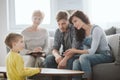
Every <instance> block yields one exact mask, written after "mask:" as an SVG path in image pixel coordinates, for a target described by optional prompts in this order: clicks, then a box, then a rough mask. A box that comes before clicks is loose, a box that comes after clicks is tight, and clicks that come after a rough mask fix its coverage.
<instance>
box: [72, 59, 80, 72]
mask: <svg viewBox="0 0 120 80" xmlns="http://www.w3.org/2000/svg"><path fill="white" fill-rule="evenodd" d="M73 70H81V65H80V62H79V60H78V59H76V60H75V61H74V62H73Z"/></svg>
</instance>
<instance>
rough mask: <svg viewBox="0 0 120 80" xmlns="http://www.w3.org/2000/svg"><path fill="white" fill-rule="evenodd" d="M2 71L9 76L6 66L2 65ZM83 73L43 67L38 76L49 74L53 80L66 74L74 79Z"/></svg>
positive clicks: (70, 78) (68, 79) (0, 71)
mask: <svg viewBox="0 0 120 80" xmlns="http://www.w3.org/2000/svg"><path fill="white" fill-rule="evenodd" d="M0 73H2V74H3V75H4V78H7V76H6V67H0ZM83 74H84V72H83V71H75V70H66V69H53V68H41V73H39V74H37V76H47V77H50V80H53V77H54V76H64V77H67V80H72V77H73V76H77V75H83ZM35 76H36V75H35Z"/></svg>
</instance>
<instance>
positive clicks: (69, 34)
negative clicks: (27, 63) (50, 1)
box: [45, 11, 78, 69]
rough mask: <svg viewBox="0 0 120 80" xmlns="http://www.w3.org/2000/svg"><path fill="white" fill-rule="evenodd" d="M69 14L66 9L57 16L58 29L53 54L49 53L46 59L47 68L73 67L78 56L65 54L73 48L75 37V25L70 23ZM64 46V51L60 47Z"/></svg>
mask: <svg viewBox="0 0 120 80" xmlns="http://www.w3.org/2000/svg"><path fill="white" fill-rule="evenodd" d="M68 18H69V15H68V13H67V12H65V11H60V12H58V14H57V16H56V20H57V24H58V29H57V30H56V32H55V37H54V45H53V49H52V55H48V56H47V57H46V60H45V67H46V68H58V69H65V68H66V69H72V63H73V61H74V59H76V58H78V56H73V55H72V54H71V55H68V56H65V55H64V52H65V51H66V50H68V49H70V48H72V43H73V39H74V27H73V26H72V25H70V24H69V21H68ZM61 46H63V48H62V50H63V51H62V53H60V52H59V49H60V48H61Z"/></svg>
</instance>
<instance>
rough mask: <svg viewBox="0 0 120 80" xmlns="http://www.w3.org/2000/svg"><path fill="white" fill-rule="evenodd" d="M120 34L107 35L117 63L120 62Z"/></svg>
mask: <svg viewBox="0 0 120 80" xmlns="http://www.w3.org/2000/svg"><path fill="white" fill-rule="evenodd" d="M119 39H120V34H115V35H110V36H107V40H108V43H109V45H110V46H111V49H112V52H113V56H114V58H115V64H120V40H119Z"/></svg>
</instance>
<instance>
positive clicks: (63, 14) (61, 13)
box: [56, 11, 69, 22]
mask: <svg viewBox="0 0 120 80" xmlns="http://www.w3.org/2000/svg"><path fill="white" fill-rule="evenodd" d="M61 19H65V20H68V19H69V14H68V12H67V11H59V12H58V13H57V15H56V20H57V22H58V21H59V20H61Z"/></svg>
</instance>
